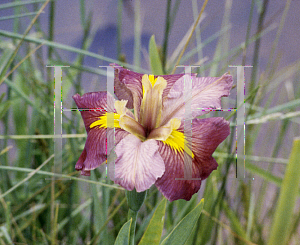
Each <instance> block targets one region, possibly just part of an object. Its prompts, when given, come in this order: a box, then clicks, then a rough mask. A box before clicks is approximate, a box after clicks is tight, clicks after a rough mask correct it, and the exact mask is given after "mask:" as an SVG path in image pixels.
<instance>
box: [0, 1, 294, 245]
mask: <svg viewBox="0 0 300 245" xmlns="http://www.w3.org/2000/svg"><path fill="white" fill-rule="evenodd" d="M48 2H49V1H48ZM48 2H47V1H22V2H13V3H9V4H0V9H5V8H13V9H14V15H12V16H9V17H3V18H2V20H4V19H8V18H12V19H14V20H13V21H14V25H13V29H12V30H11V31H4V30H0V52H1V57H0V74H1V76H0V86H1V87H0V88H1V91H2V94H0V102H1V104H0V120H1V130H2V132H1V136H0V161H1V166H0V244H17V243H21V244H114V241H115V239H116V237H117V234H118V232H119V231H120V229H121V227H122V226H123V225H124V224H125V222H126V221H127V220H126V217H127V206H126V199H125V195H124V190H123V188H120V187H118V186H116V185H114V184H113V182H111V181H109V180H108V178H106V174H105V169H104V168H102V169H101V171H98V170H95V171H93V173H92V176H91V178H85V177H80V176H79V174H78V173H75V172H74V165H75V163H76V161H77V159H78V157H79V155H80V153H81V151H82V149H83V146H84V142H85V134H84V133H85V130H84V127H83V124H82V120H81V117H80V115H79V113H78V112H76V111H73V112H72V113H71V117H67V116H66V115H64V114H63V131H64V133H65V134H66V135H65V136H64V137H65V138H64V139H65V141H64V145H63V166H62V172H61V173H53V172H52V165H53V162H52V157H53V155H52V154H53V135H52V134H53V71H52V70H51V69H49V68H46V65H47V64H59V65H70V66H71V67H70V68H69V69H66V70H65V74H64V78H63V79H64V82H65V83H64V84H65V87H64V90H65V91H64V95H68V94H69V91H75V92H78V93H82V92H83V88H82V83H83V82H84V81H82V73H83V72H85V73H91V74H97V75H102V76H103V75H104V76H105V75H106V71H105V70H102V69H98V68H94V67H87V66H85V65H84V64H83V60H84V57H86V56H90V57H93V58H96V59H98V60H101V61H105V62H113V63H118V64H120V65H125V66H126V67H128V68H130V69H133V70H135V71H140V72H149V71H148V70H150V68H152V72H154V73H166V74H168V73H171V71H172V70H174V65H175V64H177V63H178V64H184V65H195V64H202V63H203V65H202V66H201V68H200V69H199V70H198V71H199V72H200V73H201V75H204V74H210V75H212V76H219V75H221V74H222V73H223V72H225V71H227V70H228V65H230V64H233V63H236V62H237V60H241V59H242V60H243V65H245V61H246V58H248V57H254V58H253V60H254V62H258V60H259V56H260V53H261V49H260V39H261V38H263V37H264V35H265V34H266V33H268V32H270V31H274V29H275V30H276V33H277V34H276V38H275V40H274V42H273V44H272V49H271V52H270V54H269V61H268V64H267V67H266V69H264V70H261V71H259V70H258V69H257V68H258V67H255V66H258V64H257V63H255V64H253V66H254V67H253V69H252V72H251V73H252V74H251V77H252V78H251V80H250V81H249V83H250V85H249V86H248V87H247V89H248V90H246V96H245V99H246V101H245V106H246V157H245V161H246V165H245V166H246V173H247V177H248V178H247V179H242V180H237V179H235V178H234V177H235V174H234V171H235V163H236V161H235V135H234V132H235V127H234V125H235V112H232V113H231V114H230V113H228V114H226V115H227V116H225V117H227V119H228V120H231V121H232V128H231V129H232V134H231V135H230V136H229V137H228V139H227V140H226V141H225V142H224V143H223V144H222V145H221V146H220V147H219V148H218V149H217V151H216V152H215V153H214V157H215V158H216V159H217V161H218V162H219V165H220V166H219V168H218V170H217V171H214V172H213V173H212V175H211V176H210V177H209V178H208V179H207V180H206V181H205V183H203V186H202V187H201V191H200V193H201V194H198V195H194V196H193V198H192V199H191V201H189V202H186V201H184V200H178V201H175V202H172V203H169V202H168V203H167V206H166V219H165V224H164V232H163V238H165V237H166V236H167V235H168V234H169V232H170V231H172V230H173V229H174V227H175V226H176V225H177V224H178V223H179V222H180V221H181V219H182V218H183V217H185V215H186V214H188V213H189V212H190V211H192V210H193V209H194V208H195V207H196V205H197V203H198V201H197V200H199V199H200V198H202V197H203V198H204V199H205V203H204V207H203V210H202V215H201V216H200V219H199V220H198V222H197V225H196V227H195V228H194V229H193V232H192V236H190V237H189V239H188V241H187V243H186V244H267V242H268V241H269V243H271V244H273V242H272V241H273V239H277V238H278V237H280V236H279V234H278V227H279V228H280V223H282V222H284V224H285V227H286V228H287V229H286V230H285V232H284V239H285V241H284V242H285V243H286V244H297V241H299V239H300V237H299V222H300V215H299V213H300V212H299V207H297V206H296V207H294V206H293V204H291V205H287V201H288V200H284V197H286V196H288V194H289V193H290V191H291V189H293V195H296V198H298V195H299V186H293V185H292V183H291V181H289V180H291V179H293V180H294V181H295V183H298V182H299V176H297V175H293V171H291V170H289V171H287V172H286V173H285V175H284V174H283V173H284V172H285V169H286V168H289V169H291V168H292V167H295V161H297V159H296V160H295V157H294V155H291V159H290V161H289V160H288V156H289V154H290V149H289V148H287V147H286V145H289V146H291V145H292V138H291V137H287V136H286V135H288V136H290V135H293V134H295V135H299V123H300V119H299V111H296V110H297V108H299V105H300V101H299V99H297V98H299V97H300V88H299V85H298V84H299V83H298V82H297V81H298V80H299V70H300V60H298V61H296V62H295V63H293V64H286V65H285V66H284V67H281V68H278V63H279V59H280V57H279V56H276V53H277V51H278V40H279V38H280V36H281V34H282V30H283V28H284V22H285V19H286V16H287V13H288V9H289V6H290V3H291V1H290V0H289V1H287V2H286V6H285V9H284V10H283V12H282V15H281V20H280V23H279V25H278V26H277V25H275V24H274V23H269V25H268V26H265V25H264V23H265V21H266V19H265V18H266V15H265V13H266V10H267V8H268V5H267V2H268V1H252V6H251V13H250V17H249V24H248V29H247V30H248V31H247V35H246V37H245V41H244V42H243V43H241V44H239V45H237V46H236V47H235V48H231V47H230V45H229V43H230V39H231V38H232V36H231V35H230V32H229V31H230V26H231V23H230V12H231V9H232V6H231V5H230V2H231V1H226V5H225V9H224V17H223V23H222V26H221V28H220V30H219V31H217V32H216V33H215V34H214V35H212V36H211V37H209V38H207V39H206V40H203V39H202V38H201V36H200V35H201V31H202V28H204V27H203V26H205V25H204V24H203V25H202V23H205V18H204V20H203V22H202V23H201V24H200V25H199V26H195V25H194V24H193V25H192V26H191V28H190V30H189V31H188V32H187V35H186V36H185V37H183V39H182V41H181V42H178V47H177V49H176V50H175V51H174V53H173V54H168V52H167V51H168V44H169V42H170V40H169V36H170V32H171V30H172V28H175V27H174V21H175V19H176V15H177V10H178V8H179V5H180V2H181V1H180V0H176V1H175V2H174V3H172V1H167V2H166V4H167V8H166V9H167V14H166V16H167V18H166V23H165V27H164V28H165V29H164V30H163V31H164V32H165V35H164V40H163V46H162V49H160V47H158V48H157V47H156V43H155V39H154V37H153V38H151V40H150V43H149V47H150V48H149V50H150V52H151V54H150V55H149V56H150V57H152V58H151V59H152V60H157V62H155V63H152V64H151V67H148V70H147V69H146V70H145V69H143V68H141V67H139V64H140V60H141V59H142V57H143V56H141V52H140V51H141V50H140V48H141V40H140V38H141V31H142V29H141V28H142V27H141V25H140V15H141V11H140V1H135V5H134V12H135V15H134V21H135V25H134V28H135V37H134V40H135V43H134V56H133V57H134V61H133V64H127V63H126V62H124V61H125V60H126V57H124V55H123V53H122V38H121V33H122V8H123V1H121V0H120V1H118V5H117V6H116V7H117V8H118V42H117V47H116V49H117V50H118V52H117V54H118V59H119V60H116V59H112V58H110V57H105V56H103V55H101V54H95V53H92V52H90V51H88V48H89V46H90V44H91V42H92V39H93V34H92V33H91V16H92V14H93V13H92V12H90V13H86V9H85V7H84V6H85V4H84V1H83V0H81V1H80V8H81V11H80V16H78V18H80V19H81V25H82V29H83V37H82V45H81V47H80V48H75V47H71V46H68V45H64V44H60V43H57V42H55V41H53V40H54V28H55V25H54V20H55V15H54V13H55V8H56V5H55V1H50V2H49V3H48ZM255 2H256V4H258V3H261V6H260V7H258V6H257V5H255ZM43 4H49V5H50V8H49V11H50V13H51V14H50V15H49V26H48V27H49V29H48V30H42V28H41V25H40V22H39V19H38V15H37V14H36V13H40V12H41V11H40V10H41V8H42V6H43ZM192 4H193V16H194V19H195V22H196V20H197V18H198V17H199V13H200V9H199V11H198V8H196V7H197V1H194V0H193V1H192ZM207 4H210V2H209V1H208V2H207ZM32 5H33V6H34V11H33V12H31V11H29V10H28V9H27V7H28V6H32ZM256 10H258V12H259V21H258V26H257V33H255V34H254V35H251V34H250V30H251V29H253V27H252V28H251V25H252V23H253V19H254V18H255V17H254V15H253V12H254V11H256ZM23 18H30V19H31V20H32V21H31V24H30V26H29V27H28V28H27V29H26V28H25V29H24V26H23V25H20V22H21V20H22V19H23ZM33 27H34V28H35V30H36V32H38V35H34V36H33V35H28V34H29V33H30V31H31V29H32V28H33ZM193 27H194V28H193ZM191 34H193V36H192V35H191ZM190 37H195V39H191V38H190ZM215 39H218V40H219V41H218V45H217V48H216V50H215V54H214V56H213V58H212V59H208V58H207V57H203V49H205V46H206V45H207V44H210V43H211V42H212V41H213V40H215ZM253 44H255V45H254V53H251V52H250V51H249V46H250V45H253ZM39 45H42V46H41V47H40V46H39ZM187 47H188V48H187ZM186 48H187V49H186ZM61 49H62V50H65V51H69V52H73V53H75V54H76V55H77V57H76V59H75V61H74V62H73V63H72V64H70V61H69V60H65V59H64V58H62V57H60V55H59V53H58V50H61ZM42 50H43V51H46V54H47V55H46V60H45V58H42V56H43V54H42ZM159 59H161V60H160V61H159ZM228 62H229V63H228ZM248 65H251V64H248ZM10 71H11V72H10ZM233 75H234V76H235V74H234V73H233ZM288 80H290V81H291V83H290V84H291V86H293V88H294V91H295V92H294V94H289V95H290V96H289V99H288V100H285V102H278V100H277V94H278V90H280V89H281V88H282V86H283V85H284V84H285V82H286V81H288ZM235 92H236V90H235V89H233V90H232V94H234V93H235ZM229 102H230V103H233V104H234V103H235V101H234V100H231V101H230V100H229ZM41 105H42V106H41ZM72 106H73V107H75V106H74V104H73V105H72ZM240 106H241V105H237V107H240ZM224 115H225V114H224ZM266 125H267V126H268V128H267V134H269V135H272V136H275V137H274V139H273V138H272V141H270V140H269V139H266V138H265V137H264V136H265V134H266V132H265V128H266V127H265V126H266ZM291 132H292V133H291ZM257 145H259V147H260V149H261V151H259V150H258V149H257ZM11 152H13V154H11ZM260 152H268V154H267V155H263V156H262V155H261V154H259V153H260ZM257 153H258V154H257ZM279 154H281V155H282V156H281V157H280V158H279V157H278V156H279ZM293 154H295V153H293ZM238 157H241V158H243V157H244V156H238ZM262 163H264V164H262ZM238 167H241V168H242V167H243V166H238ZM283 175H284V177H283ZM253 177H254V181H253V180H252V178H253ZM279 193H280V195H279ZM161 198H162V197H161V194H160V193H159V192H158V191H157V189H156V188H155V187H153V188H151V189H150V190H149V193H148V195H147V199H146V201H145V205H143V208H142V210H141V211H140V213H139V219H138V220H137V233H136V239H135V240H136V241H139V240H140V239H141V238H142V236H143V233H144V232H145V230H146V228H147V224H148V223H149V222H150V219H151V217H152V214H153V209H154V207H156V206H157V205H158V203H159V202H160V200H161ZM294 198H295V197H294ZM276 207H277V208H276ZM283 207H288V209H289V210H284V208H283ZM287 211H288V214H289V217H292V218H291V219H289V220H287V219H285V218H284V215H285V212H287ZM293 213H294V214H295V215H294V216H293V215H292V214H293ZM274 217H275V218H274ZM271 224H272V227H273V228H272V232H271V228H270V227H271ZM276 241H278V239H277V240H276Z"/></svg>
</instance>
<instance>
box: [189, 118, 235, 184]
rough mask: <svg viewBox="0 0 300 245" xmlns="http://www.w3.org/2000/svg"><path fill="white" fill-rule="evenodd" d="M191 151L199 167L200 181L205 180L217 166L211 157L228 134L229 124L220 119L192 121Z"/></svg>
mask: <svg viewBox="0 0 300 245" xmlns="http://www.w3.org/2000/svg"><path fill="white" fill-rule="evenodd" d="M192 134H193V136H192V151H193V153H194V155H195V158H194V159H195V160H196V162H197V164H198V165H199V166H201V175H200V177H201V178H202V179H206V178H207V177H208V176H209V175H210V173H211V172H212V171H213V170H215V169H216V168H217V166H218V164H217V162H216V161H215V159H214V158H213V157H212V156H211V155H212V154H213V153H214V151H215V150H216V148H217V147H218V145H219V144H221V143H222V142H223V141H224V140H225V139H226V138H227V136H228V135H229V134H230V127H229V122H228V121H226V120H225V119H224V118H222V117H211V118H205V119H198V118H196V119H194V120H193V124H192Z"/></svg>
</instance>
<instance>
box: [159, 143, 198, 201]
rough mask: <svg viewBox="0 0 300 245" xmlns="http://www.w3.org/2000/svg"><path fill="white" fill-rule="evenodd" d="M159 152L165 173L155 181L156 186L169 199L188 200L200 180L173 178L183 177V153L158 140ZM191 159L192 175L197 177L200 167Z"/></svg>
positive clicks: (196, 189) (195, 190) (196, 188)
mask: <svg viewBox="0 0 300 245" xmlns="http://www.w3.org/2000/svg"><path fill="white" fill-rule="evenodd" d="M158 146H159V149H158V151H159V153H160V155H161V157H162V159H163V160H164V162H165V173H164V175H163V176H162V177H161V178H159V179H157V181H156V182H155V185H156V187H157V188H158V189H159V190H160V192H161V193H162V194H163V195H164V196H165V197H166V198H167V199H168V200H169V201H171V202H172V201H175V200H178V199H185V200H187V201H189V200H190V199H191V198H192V196H193V195H194V194H195V193H196V192H198V191H199V189H200V186H201V180H175V178H176V179H177V178H184V153H183V152H178V151H176V150H174V149H172V148H171V147H170V146H168V145H166V144H164V143H163V142H161V141H158ZM194 162H195V160H192V163H193V164H192V166H191V168H192V177H193V178H199V176H200V168H197V167H196V165H195V164H194Z"/></svg>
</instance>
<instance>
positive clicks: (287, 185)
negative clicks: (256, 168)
mask: <svg viewBox="0 0 300 245" xmlns="http://www.w3.org/2000/svg"><path fill="white" fill-rule="evenodd" d="M299 159H300V138H297V139H294V143H293V147H292V152H291V155H290V159H289V163H288V165H287V167H286V171H285V174H284V178H283V181H282V185H281V189H280V194H279V199H278V204H277V207H276V211H275V215H274V219H273V222H272V224H273V225H272V229H271V233H270V237H269V241H268V244H269V245H276V244H278V245H280V244H283V245H284V244H289V241H288V238H289V233H290V228H291V224H292V220H293V219H292V218H293V210H294V208H295V205H296V200H297V199H298V194H299V192H298V188H299V184H300V168H299Z"/></svg>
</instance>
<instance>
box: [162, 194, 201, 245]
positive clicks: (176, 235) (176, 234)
mask: <svg viewBox="0 0 300 245" xmlns="http://www.w3.org/2000/svg"><path fill="white" fill-rule="evenodd" d="M203 205H204V199H203V198H202V199H201V201H200V203H199V204H198V205H197V206H196V207H195V208H194V209H193V210H192V211H191V212H189V213H188V214H187V215H186V216H185V217H184V218H183V219H182V220H181V221H180V222H179V224H178V225H177V226H176V227H175V228H174V229H173V230H172V231H171V233H170V234H169V235H168V236H167V237H166V238H165V239H164V240H163V242H162V243H161V245H169V244H170V245H173V244H176V245H181V244H182V245H184V244H185V242H186V241H187V239H188V238H189V236H190V234H191V232H192V231H193V228H194V226H195V225H196V223H197V221H198V218H199V216H200V214H201V211H202V209H203Z"/></svg>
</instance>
